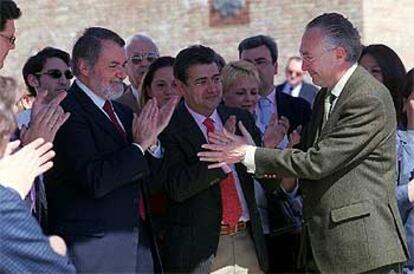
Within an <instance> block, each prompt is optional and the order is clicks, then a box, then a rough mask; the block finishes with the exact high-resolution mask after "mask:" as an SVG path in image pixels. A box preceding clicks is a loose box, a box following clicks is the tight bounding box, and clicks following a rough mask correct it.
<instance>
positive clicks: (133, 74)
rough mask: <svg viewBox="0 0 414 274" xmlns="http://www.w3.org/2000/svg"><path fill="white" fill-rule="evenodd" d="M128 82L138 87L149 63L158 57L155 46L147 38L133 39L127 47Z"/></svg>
mask: <svg viewBox="0 0 414 274" xmlns="http://www.w3.org/2000/svg"><path fill="white" fill-rule="evenodd" d="M126 51H127V58H128V63H127V65H126V69H127V73H128V79H129V82H130V83H131V84H132V85H133V87H134V88H136V89H138V88H139V85H140V84H141V80H142V77H143V76H144V74H145V72H147V70H148V67H149V65H150V64H151V63H152V62H154V61H155V59H157V58H158V57H159V55H158V51H157V48H156V46H155V45H154V44H153V43H152V42H151V41H148V40H138V41H133V42H132V43H131V44H130V45H129V46H128V48H127V50H126Z"/></svg>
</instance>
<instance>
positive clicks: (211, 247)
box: [161, 46, 267, 273]
mask: <svg viewBox="0 0 414 274" xmlns="http://www.w3.org/2000/svg"><path fill="white" fill-rule="evenodd" d="M215 60H216V58H215V52H214V51H213V50H212V49H210V48H208V47H204V46H192V47H189V48H186V49H184V50H182V51H181V52H180V53H179V54H178V55H177V58H176V61H175V64H174V75H175V78H176V81H177V88H178V90H179V92H180V94H181V95H182V96H183V98H184V100H183V101H182V102H181V104H180V105H179V106H178V108H177V110H176V111H175V113H174V115H173V118H172V120H171V122H170V124H169V126H168V127H167V128H166V130H165V132H164V133H163V134H162V138H161V140H162V143H163V145H165V157H166V159H165V162H166V166H167V167H166V168H165V169H164V172H165V174H164V175H165V176H166V178H165V179H164V182H165V183H164V189H165V192H166V194H167V196H168V198H169V203H170V204H169V206H168V217H167V218H168V224H167V230H166V237H165V239H166V256H165V258H166V267H165V268H166V271H167V272H181V273H188V272H193V273H210V272H213V271H216V270H219V269H220V270H221V269H223V268H226V269H232V270H235V269H238V268H242V269H244V270H248V271H251V272H252V273H257V272H261V271H266V270H267V254H266V246H265V242H264V238H263V232H262V227H261V223H260V217H259V213H258V211H257V206H256V202H255V198H254V186H253V179H252V177H251V176H250V175H249V174H247V173H246V170H245V168H243V166H241V165H231V166H225V167H223V168H217V169H212V170H209V169H208V168H207V165H206V164H205V163H201V162H199V161H198V158H197V152H199V151H200V150H201V144H203V143H205V142H206V140H207V139H208V135H207V134H208V132H212V131H214V130H216V129H217V130H218V129H221V128H222V127H223V125H224V124H225V122H226V120H227V119H228V118H229V117H230V116H231V115H234V116H235V117H233V118H231V119H232V121H233V123H235V119H237V120H239V121H243V122H244V123H245V125H246V127H247V128H248V129H249V130H250V132H251V133H252V135H253V136H254V139H255V140H256V141H257V142H260V136H259V132H258V130H257V129H256V128H255V126H254V121H253V119H252V118H251V117H250V116H249V114H248V113H247V112H245V111H242V110H238V109H232V108H227V107H224V106H219V103H220V101H221V96H222V85H221V80H220V74H219V69H218V66H217V64H216V61H215ZM233 119H234V120H233ZM229 123H230V122H229Z"/></svg>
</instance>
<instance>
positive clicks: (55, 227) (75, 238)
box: [46, 82, 157, 272]
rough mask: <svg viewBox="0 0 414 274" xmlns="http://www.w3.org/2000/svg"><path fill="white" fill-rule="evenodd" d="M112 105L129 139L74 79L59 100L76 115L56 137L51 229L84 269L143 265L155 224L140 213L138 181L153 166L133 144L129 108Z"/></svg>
mask: <svg viewBox="0 0 414 274" xmlns="http://www.w3.org/2000/svg"><path fill="white" fill-rule="evenodd" d="M113 106H114V109H115V112H116V113H117V115H118V117H119V119H120V120H121V121H122V124H123V126H124V128H125V130H126V133H127V137H128V141H129V143H126V142H125V141H124V140H123V138H122V137H120V135H119V133H118V132H117V131H116V129H115V127H114V126H113V125H112V124H111V122H110V120H109V119H108V118H107V117H106V116H105V114H104V113H103V112H102V111H101V110H100V109H99V108H98V107H97V106H96V105H95V104H94V103H93V102H92V100H91V99H90V98H89V97H88V96H87V95H86V94H85V93H84V92H83V91H82V90H81V89H80V88H79V87H78V85H77V84H76V82H75V83H74V84H73V85H72V87H71V88H70V90H69V92H68V96H67V97H66V98H65V100H64V101H63V102H62V107H63V109H64V110H65V111H68V112H70V113H71V116H70V118H69V120H68V121H67V122H66V123H65V124H64V125H63V126H62V128H61V129H60V130H59V132H58V134H57V136H56V138H55V142H54V150H55V151H56V157H55V161H54V164H55V165H54V167H53V168H52V170H51V171H50V172H49V173H47V174H46V193H47V197H48V204H49V228H50V230H49V231H50V232H52V233H56V234H58V235H61V236H63V237H64V239H65V240H66V241H67V243H68V246H69V251H70V254H71V255H72V256H73V258H74V264H75V265H76V267H77V269H78V271H80V272H134V271H135V269H136V265H137V264H140V263H141V262H137V245H138V244H141V243H142V242H144V239H141V238H140V236H142V235H143V233H142V232H144V231H145V232H148V230H150V229H148V227H147V223H148V222H145V223H144V222H142V221H140V220H139V217H138V199H139V197H142V196H141V194H140V193H142V191H141V189H142V187H141V184H140V182H142V179H143V178H144V177H146V176H147V175H149V174H150V169H149V165H148V163H147V159H146V158H145V156H144V155H143V154H142V152H141V151H140V149H139V148H138V147H137V146H135V145H133V144H131V141H132V140H131V138H132V133H131V123H132V113H131V111H130V110H128V109H126V108H125V107H124V106H122V105H120V104H119V103H116V102H113ZM150 160H151V159H150ZM151 161H153V162H154V163H156V162H157V160H155V159H152V160H151ZM143 196H145V195H143ZM147 216H148V217H149V214H148V212H147ZM140 230H141V233H139V231H140ZM144 234H145V233H144ZM151 244H153V242H151ZM153 257H154V259H156V258H157V256H153ZM155 263H157V261H156V262H155ZM148 271H152V269H151V270H148Z"/></svg>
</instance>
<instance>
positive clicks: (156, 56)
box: [127, 52, 160, 65]
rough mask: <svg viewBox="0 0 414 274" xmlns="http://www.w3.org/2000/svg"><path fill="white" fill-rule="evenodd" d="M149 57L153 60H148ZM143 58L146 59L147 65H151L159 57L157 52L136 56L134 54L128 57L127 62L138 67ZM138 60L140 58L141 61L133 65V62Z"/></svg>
mask: <svg viewBox="0 0 414 274" xmlns="http://www.w3.org/2000/svg"><path fill="white" fill-rule="evenodd" d="M150 56H153V57H154V60H152V61H150V60H148V57H150ZM144 57H145V58H146V59H147V61H148V62H149V63H152V62H154V61H155V60H156V59H158V58H159V57H160V55H159V53H158V52H148V53H138V54H135V55H133V56H131V57H129V58H128V60H127V61H128V62H132V64H134V65H140V64H141V63H142V61H143V60H144ZM138 58H140V59H141V60H140V61H139V63H135V62H134V60H137V59H138Z"/></svg>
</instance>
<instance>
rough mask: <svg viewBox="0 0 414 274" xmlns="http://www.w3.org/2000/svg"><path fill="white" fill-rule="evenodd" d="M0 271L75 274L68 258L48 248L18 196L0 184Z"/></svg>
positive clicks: (47, 240) (40, 231)
mask: <svg viewBox="0 0 414 274" xmlns="http://www.w3.org/2000/svg"><path fill="white" fill-rule="evenodd" d="M0 225H1V229H0V239H1V240H0V272H1V273H75V268H74V266H73V265H72V264H71V263H70V262H69V259H68V257H66V256H60V255H58V254H56V253H55V252H54V251H53V250H52V249H51V248H50V246H49V239H48V238H47V237H46V236H45V235H43V233H42V230H41V228H40V226H39V224H38V223H37V222H36V220H35V219H34V218H33V216H31V214H30V213H29V210H28V209H27V207H26V206H25V204H24V202H23V201H22V200H21V199H20V197H19V194H18V193H17V192H15V191H14V190H11V189H8V188H5V187H3V186H1V185H0Z"/></svg>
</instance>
